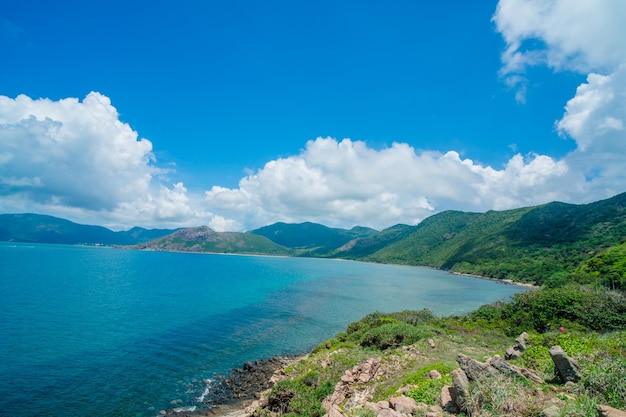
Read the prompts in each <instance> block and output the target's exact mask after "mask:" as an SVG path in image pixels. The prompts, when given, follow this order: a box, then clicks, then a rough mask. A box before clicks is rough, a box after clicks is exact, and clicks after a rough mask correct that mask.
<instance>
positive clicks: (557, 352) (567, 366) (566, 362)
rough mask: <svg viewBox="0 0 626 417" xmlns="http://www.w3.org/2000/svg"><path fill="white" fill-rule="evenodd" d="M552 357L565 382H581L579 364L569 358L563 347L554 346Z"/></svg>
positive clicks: (551, 352) (551, 351) (551, 350)
mask: <svg viewBox="0 0 626 417" xmlns="http://www.w3.org/2000/svg"><path fill="white" fill-rule="evenodd" d="M550 357H551V358H552V361H553V362H554V366H555V367H556V370H557V372H558V374H559V377H561V380H562V381H563V382H578V381H580V372H579V371H578V370H579V366H578V363H576V361H575V360H573V359H571V358H570V357H568V356H567V355H566V354H565V352H564V351H563V349H562V348H561V346H552V347H551V348H550Z"/></svg>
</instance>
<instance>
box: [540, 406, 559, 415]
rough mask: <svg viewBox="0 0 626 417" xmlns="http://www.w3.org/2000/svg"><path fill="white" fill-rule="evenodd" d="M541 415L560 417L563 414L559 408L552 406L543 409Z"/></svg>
mask: <svg viewBox="0 0 626 417" xmlns="http://www.w3.org/2000/svg"><path fill="white" fill-rule="evenodd" d="M540 415H541V417H559V416H560V415H561V412H560V411H559V407H557V406H556V405H551V406H550V407H548V408H545V409H543V410H542V411H541V414H540Z"/></svg>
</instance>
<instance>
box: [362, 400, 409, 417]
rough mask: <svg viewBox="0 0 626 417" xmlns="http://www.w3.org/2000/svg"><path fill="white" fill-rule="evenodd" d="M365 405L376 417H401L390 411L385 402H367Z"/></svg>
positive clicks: (397, 413)
mask: <svg viewBox="0 0 626 417" xmlns="http://www.w3.org/2000/svg"><path fill="white" fill-rule="evenodd" d="M365 405H366V406H367V407H369V408H371V409H372V410H374V412H375V413H376V416H377V417H403V416H402V414H400V413H399V412H397V411H395V410H393V409H391V408H390V407H389V403H388V402H387V401H379V402H377V403H370V402H367V403H365Z"/></svg>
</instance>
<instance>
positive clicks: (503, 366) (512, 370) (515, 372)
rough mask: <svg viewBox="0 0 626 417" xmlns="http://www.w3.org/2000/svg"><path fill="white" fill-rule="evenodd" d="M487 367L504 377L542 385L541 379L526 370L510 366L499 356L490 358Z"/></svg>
mask: <svg viewBox="0 0 626 417" xmlns="http://www.w3.org/2000/svg"><path fill="white" fill-rule="evenodd" d="M489 365H491V366H493V367H494V368H495V369H497V370H498V371H500V372H502V373H503V374H505V375H509V376H514V377H519V378H526V379H530V380H531V381H534V382H537V383H538V384H542V383H543V379H541V378H540V377H539V376H538V375H536V374H535V373H534V372H532V371H530V370H528V369H526V368H520V367H518V366H515V365H511V364H510V363H508V362H507V361H505V360H504V359H502V358H501V357H500V356H499V355H495V356H494V357H493V358H491V359H490V360H489Z"/></svg>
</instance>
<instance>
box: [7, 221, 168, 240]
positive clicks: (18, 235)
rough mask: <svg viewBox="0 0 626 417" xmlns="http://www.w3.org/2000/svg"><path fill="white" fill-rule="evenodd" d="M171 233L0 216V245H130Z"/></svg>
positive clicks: (166, 230)
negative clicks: (119, 230)
mask: <svg viewBox="0 0 626 417" xmlns="http://www.w3.org/2000/svg"><path fill="white" fill-rule="evenodd" d="M174 231H175V230H170V229H152V230H147V229H143V228H141V227H134V228H132V229H130V230H127V231H123V232H114V231H112V230H109V229H107V228H105V227H102V226H88V225H83V224H77V223H74V222H71V221H69V220H64V219H59V218H57V217H52V216H44V215H40V214H0V241H12V242H34V243H63V244H91V245H93V244H102V245H133V244H136V243H142V242H147V241H149V240H152V239H156V238H159V237H161V236H165V235H168V234H170V233H172V232H174Z"/></svg>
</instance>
